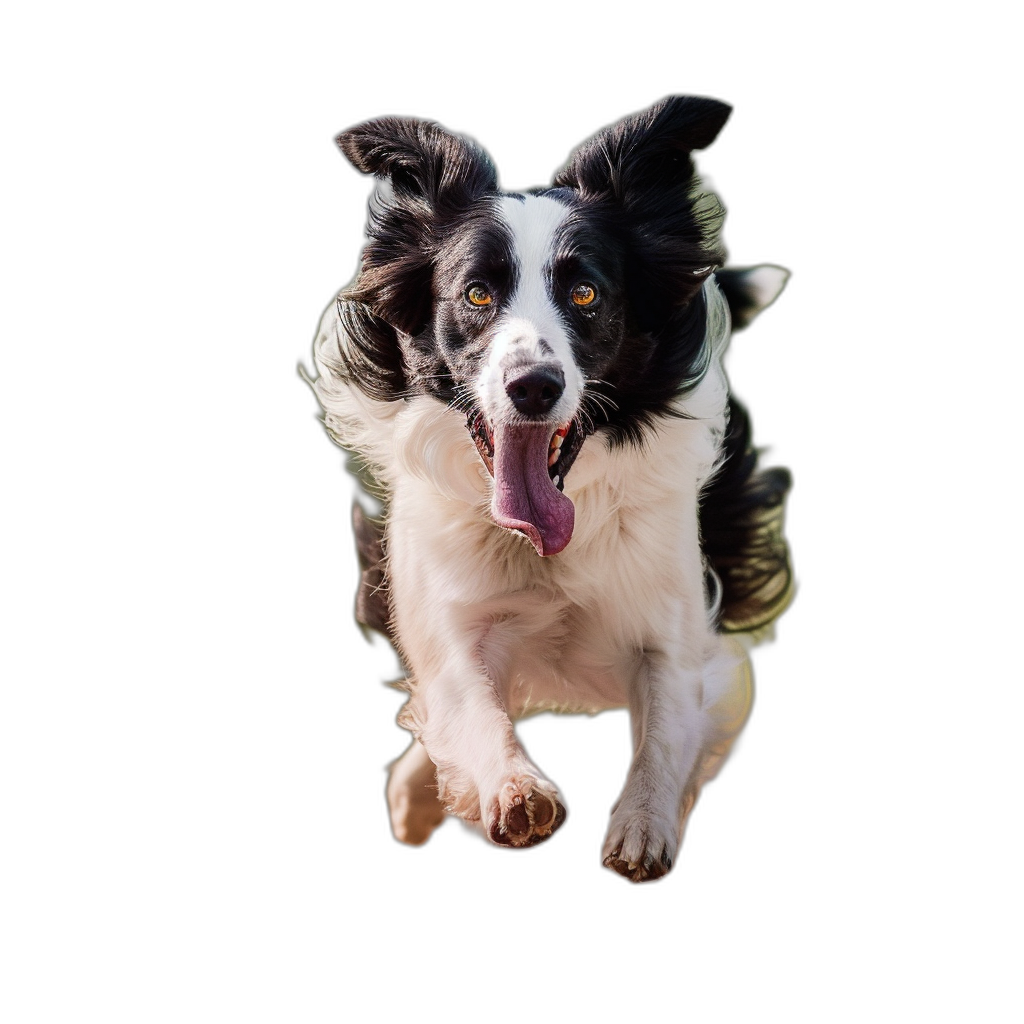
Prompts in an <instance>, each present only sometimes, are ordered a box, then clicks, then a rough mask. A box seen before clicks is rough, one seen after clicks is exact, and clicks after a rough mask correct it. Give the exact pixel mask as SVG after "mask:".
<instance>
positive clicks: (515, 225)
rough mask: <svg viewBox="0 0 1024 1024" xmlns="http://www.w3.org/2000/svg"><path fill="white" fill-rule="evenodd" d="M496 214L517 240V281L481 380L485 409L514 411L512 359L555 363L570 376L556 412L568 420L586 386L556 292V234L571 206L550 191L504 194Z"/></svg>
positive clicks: (514, 251)
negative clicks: (509, 381) (507, 385)
mask: <svg viewBox="0 0 1024 1024" xmlns="http://www.w3.org/2000/svg"><path fill="white" fill-rule="evenodd" d="M497 214H498V219H499V220H501V221H503V222H504V224H505V226H506V227H507V228H508V231H509V236H510V238H511V241H512V254H513V260H514V261H515V268H516V285H515V291H514V292H513V293H512V294H511V295H510V296H509V297H508V299H507V300H506V302H505V303H504V306H503V308H502V310H501V317H500V320H499V322H498V329H497V331H496V332H495V334H494V338H493V341H492V343H491V353H490V357H489V359H488V363H487V366H486V367H485V369H484V373H483V377H482V379H481V382H480V383H481V391H482V393H483V398H484V405H485V411H486V412H487V413H488V415H489V416H490V417H495V416H497V417H499V418H500V417H501V415H502V413H505V414H506V415H508V414H510V413H511V404H510V403H509V402H508V399H507V397H506V395H505V390H504V386H503V381H502V375H503V372H504V367H505V365H507V363H508V362H510V361H514V362H523V363H530V362H545V363H552V362H553V363H558V364H559V365H560V366H561V368H562V372H563V374H564V375H565V392H564V394H563V395H562V397H561V398H560V399H559V401H558V403H557V404H556V406H555V408H554V409H553V410H552V415H553V416H555V417H557V418H559V419H560V420H561V421H562V422H564V421H566V420H568V419H570V418H571V417H572V416H573V415H574V413H575V412H576V407H577V405H578V403H579V398H580V394H581V392H582V390H583V377H582V375H581V374H580V371H579V368H578V367H577V366H576V362H575V360H574V359H573V354H572V344H571V342H570V338H569V334H568V332H567V330H566V325H565V321H564V320H563V318H562V315H561V314H560V312H559V310H558V309H557V308H556V303H557V302H558V298H557V297H552V295H551V268H552V263H553V261H554V254H555V239H556V236H557V233H558V228H559V226H560V225H561V224H562V222H563V221H564V220H565V219H566V217H567V216H568V215H569V208H568V207H567V206H565V205H564V204H563V203H560V202H558V200H556V199H551V198H550V197H548V196H515V197H513V196H505V197H503V198H502V199H501V200H499V202H498V210H497Z"/></svg>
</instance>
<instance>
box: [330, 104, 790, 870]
mask: <svg viewBox="0 0 1024 1024" xmlns="http://www.w3.org/2000/svg"><path fill="white" fill-rule="evenodd" d="M729 111H730V108H729V107H728V106H726V105H725V104H723V103H720V102H718V101H716V100H712V99H704V98H698V97H689V96H686V97H670V98H668V99H665V100H662V101H661V102H659V103H657V104H655V105H654V106H653V107H651V108H650V109H648V110H645V111H643V112H641V113H639V114H636V115H633V116H631V117H627V118H625V119H624V120H622V121H620V122H619V123H617V124H615V125H612V126H611V127H609V128H606V129H605V130H603V131H601V132H599V133H598V134H597V135H595V136H594V137H593V138H592V139H590V140H589V141H587V142H585V143H583V144H582V145H581V146H580V147H579V148H578V149H577V150H576V151H575V152H574V153H573V154H572V155H571V157H570V158H569V161H568V163H567V165H566V166H565V167H564V168H563V170H562V171H561V172H560V173H559V174H558V175H557V176H556V177H555V179H554V182H553V183H552V185H551V186H550V187H549V188H538V189H533V190H530V191H528V192H525V193H519V192H506V191H504V190H503V189H501V188H500V187H499V186H498V181H497V177H496V174H495V170H494V167H493V166H492V164H491V161H490V159H489V158H488V156H487V155H486V154H485V153H484V152H483V151H482V150H481V149H480V148H479V147H478V146H477V145H475V144H474V143H473V142H472V141H470V140H468V139H466V138H462V137H459V136H457V135H453V134H451V133H449V132H448V131H446V130H445V129H443V128H441V127H440V126H439V125H437V124H434V123H431V122H428V121H419V120H413V119H406V118H390V117H388V118H381V119H379V120H374V121H369V122H367V123H365V124H361V125H358V126H357V127H355V128H351V129H349V130H348V131H346V132H343V133H342V134H341V135H340V136H338V139H337V142H338V144H339V146H340V147H341V150H342V152H343V153H344V154H345V156H346V157H348V159H349V160H350V161H351V162H352V163H353V164H354V165H355V166H356V168H357V169H358V170H360V171H362V172H364V173H366V174H373V175H375V177H376V179H377V182H376V188H375V191H374V192H373V195H372V197H371V199H370V212H369V221H368V226H367V239H368V240H367V244H366V247H365V249H364V250H363V256H362V263H361V267H360V270H359V273H358V275H357V277H356V279H355V281H354V282H353V283H352V284H351V285H350V286H349V287H348V288H346V289H345V290H343V291H342V292H341V293H340V295H339V296H338V297H337V299H336V301H334V302H333V303H332V304H331V306H330V307H329V308H328V310H327V312H326V314H325V315H324V318H323V321H322V323H321V325H320V332H319V335H318V337H317V339H316V342H315V360H316V366H317V370H318V373H319V376H318V377H317V379H316V380H315V381H312V382H311V383H312V386H313V388H314V390H315V392H316V395H317V398H318V399H319V401H320V404H321V406H322V407H323V410H324V413H325V417H324V420H325V423H326V426H327V430H328V432H329V433H330V435H331V437H332V438H333V439H334V440H335V441H337V442H338V444H340V445H341V446H342V447H343V448H345V449H346V450H347V451H349V452H350V453H352V455H353V460H352V465H353V468H354V471H355V472H356V474H357V475H358V477H359V478H360V480H361V481H362V483H363V485H364V487H365V489H366V490H367V492H368V493H369V494H370V495H372V496H373V497H374V498H375V499H377V501H379V507H374V508H371V509H370V510H367V509H366V508H364V507H361V506H360V505H359V504H358V503H357V505H356V507H355V509H354V522H355V532H356V539H357V546H358V550H359V555H360V562H361V566H362V569H363V577H362V582H361V585H360V587H359V591H358V595H357V600H356V611H357V619H358V620H359V621H360V622H361V623H362V624H363V625H364V626H369V627H372V628H375V629H377V630H380V631H381V632H383V633H384V634H385V635H386V636H388V637H389V638H390V640H391V641H392V643H393V644H394V646H395V648H396V649H397V651H398V653H399V655H400V657H401V659H402V662H403V665H404V667H405V669H406V671H407V675H408V678H407V679H406V680H405V681H404V682H403V683H402V685H403V687H405V688H407V690H408V692H409V699H408V702H407V703H406V705H405V707H404V708H403V710H402V712H401V714H400V716H399V722H400V723H401V724H402V725H403V726H404V727H405V728H407V729H408V730H409V731H410V732H411V733H412V735H413V740H412V743H411V745H410V746H409V748H408V750H406V752H405V753H404V754H403V755H402V757H400V758H399V759H398V760H397V761H396V762H395V763H394V764H393V765H392V767H391V773H390V777H389V781H388V787H387V795H388V802H389V805H390V812H391V821H392V826H393V829H394V834H395V836H396V837H397V838H398V839H399V840H401V841H403V842H407V843H422V842H424V841H425V840H426V839H427V838H428V836H429V835H430V833H431V832H432V830H433V829H434V828H435V827H436V826H437V825H438V824H439V823H440V822H441V821H442V820H443V818H444V816H445V814H446V813H448V814H453V815H457V816H458V817H460V818H462V819H464V820H466V821H469V822H476V823H478V824H479V827H480V828H481V830H482V831H483V834H484V835H485V836H486V837H487V838H488V839H489V840H490V841H491V842H493V843H497V844H499V845H502V846H512V847H522V846H531V845H533V844H535V843H538V842H541V841H542V840H544V839H547V838H548V837H549V836H551V835H552V834H553V833H554V832H555V831H556V830H557V829H558V827H559V826H560V825H561V824H562V822H563V821H564V820H565V814H566V812H565V805H564V802H563V798H562V795H561V793H560V792H559V790H558V788H557V786H556V785H555V784H554V782H552V781H551V780H550V779H548V778H547V776H546V775H545V774H544V772H543V771H541V769H540V768H538V767H537V765H535V764H534V763H533V761H532V760H531V759H530V757H529V756H528V754H527V753H526V751H525V750H524V748H523V746H522V744H521V743H520V742H519V740H518V738H517V737H516V732H515V728H514V725H513V723H514V722H515V721H516V719H518V718H521V717H522V716H524V715H527V714H531V713H534V712H538V711H545V710H552V711H573V712H583V711H585V712H596V711H599V710H601V709H603V708H613V707H623V706H625V707H627V708H628V709H629V714H630V719H631V723H632V734H633V747H634V754H633V760H632V764H631V766H630V769H629V773H628V775H627V777H626V782H625V785H624V787H623V790H622V793H621V794H620V796H619V798H618V800H617V801H616V803H615V805H614V808H613V810H612V814H611V821H610V824H609V826H608V832H607V836H606V838H605V842H604V848H603V860H604V864H605V865H606V866H608V867H610V868H612V869H614V870H615V871H617V872H619V873H620V874H622V875H625V876H626V877H627V878H630V879H632V880H634V881H644V880H646V879H654V878H658V877H660V876H661V875H663V874H665V872H667V871H668V870H669V869H670V867H671V866H672V862H673V860H674V859H675V856H676V851H677V848H678V846H679V843H680V839H681V836H682V832H683V828H684V825H685V822H686V818H687V815H688V814H689V812H690V809H691V808H692V806H693V804H694V801H695V800H696V798H697V795H698V793H699V791H700V788H701V786H702V785H703V784H704V782H706V781H707V780H708V779H709V778H711V777H712V776H713V774H714V773H715V771H716V770H717V768H718V766H719V765H720V763H721V761H722V760H723V758H724V757H725V755H726V754H727V753H728V750H729V747H730V745H731V744H732V741H733V740H734V739H735V737H736V735H737V734H738V732H739V730H740V729H741V728H742V726H743V724H744V722H745V720H746V718H747V714H748V712H749V709H750V703H751V699H752V681H751V674H750V668H749V662H748V657H747V650H748V648H749V646H750V641H751V640H752V639H754V638H756V637H757V636H758V635H760V634H763V633H764V632H765V630H766V629H767V628H768V627H769V626H770V624H771V623H772V622H773V620H774V619H775V618H777V616H778V615H779V614H780V613H781V612H782V611H783V609H784V608H785V606H786V604H787V603H788V601H789V598H790V596H791V591H792V573H791V570H790V563H789V556H788V552H787V548H786V542H785V540H784V538H783V534H782V515H783V503H784V499H785V495H786V492H787V490H788V488H789V475H788V473H787V472H786V471H785V470H783V469H777V468H776V469H769V470H758V469H757V466H756V462H757V455H756V452H755V450H754V449H753V448H752V446H751V440H750V427H749V421H748V419H747V415H746V412H745V411H744V409H743V407H742V406H741V405H740V404H739V403H738V402H737V401H736V399H735V398H733V397H732V396H731V395H730V393H729V389H728V385H727V382H726V377H725V374H724V372H723V370H722V356H723V353H724V351H725V348H726V345H727V343H728V340H729V336H730V332H731V330H735V329H736V328H738V327H742V326H745V325H746V324H747V323H748V322H749V321H750V320H751V319H752V317H753V316H754V315H755V314H756V313H757V312H758V311H759V310H761V309H763V308H764V307H765V306H767V305H768V304H769V303H771V302H772V301H773V300H774V299H775V297H776V296H777V295H778V293H779V292H780V291H781V289H782V287H783V285H784V283H785V280H786V276H787V273H786V271H784V270H782V269H781V268H778V267H772V266H761V267H755V268H748V269H722V265H723V262H724V259H725V252H724V249H723V248H722V244H721V241H720V230H721V226H722V221H723V218H724V210H723V208H722V206H721V204H720V202H719V200H718V198H717V197H716V196H715V195H714V194H713V193H712V192H711V191H709V190H708V189H707V188H706V187H705V186H704V185H703V184H702V182H701V180H700V178H699V177H698V176H697V174H696V172H695V169H694V164H693V161H692V158H691V153H692V151H693V150H698V149H702V148H704V147H706V146H708V145H709V144H710V143H711V142H712V141H713V140H714V139H715V136H716V135H717V134H718V132H719V130H720V129H721V128H722V126H723V124H724V123H725V121H726V118H727V117H728V115H729Z"/></svg>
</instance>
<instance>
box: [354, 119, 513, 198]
mask: <svg viewBox="0 0 1024 1024" xmlns="http://www.w3.org/2000/svg"><path fill="white" fill-rule="evenodd" d="M335 142H337V144H338V145H339V146H340V147H341V151H342V152H343V153H344V154H345V156H347V157H348V158H349V160H351V161H352V163H353V164H354V165H355V167H356V168H358V169H359V170H360V171H362V172H363V173H364V174H375V175H377V177H379V178H390V180H391V185H392V188H393V189H394V191H395V194H396V196H398V197H400V198H405V199H420V200H425V201H426V202H427V203H428V204H429V205H430V207H431V208H432V209H433V210H434V212H435V213H438V214H440V215H444V214H446V213H449V212H452V208H453V207H454V208H456V209H457V208H459V207H461V206H462V205H464V204H465V202H466V201H467V200H471V199H473V198H476V197H477V196H479V195H482V194H483V193H484V192H487V191H489V190H491V189H494V188H496V187H497V176H496V174H495V172H494V166H493V164H492V163H491V161H490V158H489V157H488V156H487V154H486V153H485V152H484V151H483V150H482V149H480V147H479V146H477V145H476V144H475V143H473V142H471V141H470V140H469V139H464V138H460V137H459V136H457V135H452V134H451V132H448V131H446V130H445V129H444V128H442V127H441V126H440V125H437V124H434V123H433V122H432V121H419V120H416V119H415V118H402V117H382V118H378V119H377V120H375V121H367V122H366V123H365V124H360V125H356V126H355V127H354V128H349V129H348V131H344V132H342V133H341V134H340V135H339V136H338V137H337V138H336V139H335Z"/></svg>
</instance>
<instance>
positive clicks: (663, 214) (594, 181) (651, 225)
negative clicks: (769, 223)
mask: <svg viewBox="0 0 1024 1024" xmlns="http://www.w3.org/2000/svg"><path fill="white" fill-rule="evenodd" d="M731 109H732V108H731V107H729V106H728V105H727V104H725V103H720V102H719V101H718V100H712V99H705V98H704V97H700V96H669V97H668V98H666V99H663V100H661V101H660V102H658V103H656V104H654V106H653V107H650V108H649V109H647V110H644V111H641V112H640V113H639V114H633V115H631V116H630V117H626V118H624V119H623V120H621V121H619V122H618V123H617V124H613V125H611V126H610V127H608V128H605V129H604V130H603V131H601V132H598V134H597V135H595V136H594V137H593V138H592V139H590V140H588V141H587V142H584V143H583V145H582V146H580V147H579V148H578V149H577V150H576V151H575V152H574V153H573V154H572V156H571V157H570V158H569V162H568V164H567V165H566V167H565V169H564V170H562V171H561V172H560V173H559V174H558V176H557V177H556V178H555V182H554V183H555V186H556V187H566V188H571V189H574V190H575V191H576V192H577V193H578V194H579V196H580V198H581V199H583V200H584V201H585V202H592V203H597V204H600V205H601V206H603V207H605V208H607V209H609V210H611V211H612V213H613V215H614V214H615V213H618V214H619V216H620V220H621V223H622V224H623V225H624V231H625V233H626V236H627V238H629V239H631V250H632V251H631V254H630V270H629V280H630V287H631V289H632V290H633V292H634V294H635V296H636V297H637V299H638V302H637V307H638V308H640V309H644V310H647V311H648V315H649V317H650V322H651V323H656V322H659V321H660V320H664V317H665V312H664V311H665V308H666V303H667V304H668V306H669V307H671V308H673V309H681V308H682V307H685V306H686V305H688V304H689V302H690V301H691V300H692V299H693V298H694V297H695V296H696V294H697V293H698V292H699V291H700V288H701V285H702V284H703V282H704V280H705V279H706V278H707V277H708V275H709V274H711V272H712V271H713V270H714V269H715V268H716V267H718V266H721V265H722V263H723V262H724V261H725V249H724V248H723V247H722V242H721V237H720V236H721V229H722V222H723V221H724V219H725V210H724V208H723V207H722V205H721V203H720V202H719V200H718V197H717V196H716V195H715V194H714V193H712V192H709V191H707V190H704V189H702V188H701V187H700V185H701V183H700V179H699V177H698V176H697V173H696V171H695V169H694V166H693V160H692V159H691V157H690V153H691V152H692V151H693V150H695V149H703V148H704V147H705V146H709V145H710V144H711V143H712V142H713V141H714V140H715V137H716V136H717V135H718V133H719V131H720V130H721V128H722V126H723V125H724V124H725V122H726V120H727V118H728V117H729V114H730V112H731Z"/></svg>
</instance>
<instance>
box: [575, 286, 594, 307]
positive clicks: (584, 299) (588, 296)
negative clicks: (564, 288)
mask: <svg viewBox="0 0 1024 1024" xmlns="http://www.w3.org/2000/svg"><path fill="white" fill-rule="evenodd" d="M570 294H571V295H572V301H573V303H574V304H575V305H577V306H589V305H590V304H591V303H592V302H593V301H594V299H596V298H597V292H596V291H595V289H594V286H593V285H591V284H578V285H576V287H575V288H573V290H572V292H571V293H570Z"/></svg>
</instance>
